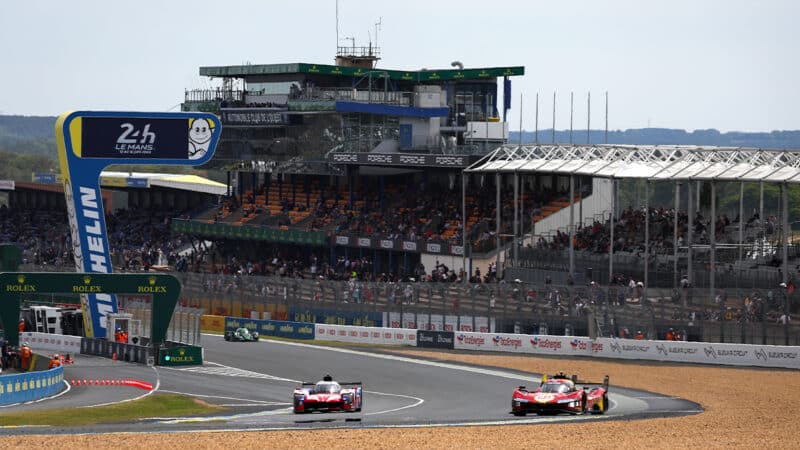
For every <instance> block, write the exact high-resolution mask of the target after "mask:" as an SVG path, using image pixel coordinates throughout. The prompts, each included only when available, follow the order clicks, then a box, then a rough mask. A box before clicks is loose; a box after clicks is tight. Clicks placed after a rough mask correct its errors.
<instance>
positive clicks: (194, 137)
mask: <svg viewBox="0 0 800 450" xmlns="http://www.w3.org/2000/svg"><path fill="white" fill-rule="evenodd" d="M213 130H214V122H209V121H208V120H206V119H189V159H200V158H202V157H203V156H205V154H206V152H207V151H208V146H209V145H210V144H211V135H212V132H213Z"/></svg>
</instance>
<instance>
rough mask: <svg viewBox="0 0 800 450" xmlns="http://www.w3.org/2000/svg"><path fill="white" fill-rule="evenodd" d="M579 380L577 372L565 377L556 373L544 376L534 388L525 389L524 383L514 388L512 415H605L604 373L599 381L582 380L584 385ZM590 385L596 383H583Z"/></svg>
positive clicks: (606, 388) (606, 390) (606, 383)
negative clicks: (579, 384)
mask: <svg viewBox="0 0 800 450" xmlns="http://www.w3.org/2000/svg"><path fill="white" fill-rule="evenodd" d="M578 383H579V382H578V377H577V375H572V377H567V376H566V375H564V373H559V374H557V375H554V376H552V377H550V378H549V379H548V378H547V375H544V376H543V377H542V383H541V384H540V385H539V387H538V388H536V389H535V390H532V391H531V390H528V389H526V388H525V386H520V387H518V388H517V389H514V394H513V395H512V396H511V412H512V413H514V415H515V416H524V415H525V414H527V413H536V414H558V413H569V414H583V413H585V412H591V413H594V414H604V413H605V412H606V411H608V406H609V404H608V376H607V375H606V377H605V379H604V380H603V382H602V383H586V382H581V384H584V386H578ZM592 384H593V385H595V386H586V385H592Z"/></svg>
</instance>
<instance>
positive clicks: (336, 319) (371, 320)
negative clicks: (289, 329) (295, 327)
mask: <svg viewBox="0 0 800 450" xmlns="http://www.w3.org/2000/svg"><path fill="white" fill-rule="evenodd" d="M289 318H290V319H292V320H294V321H296V322H310V323H324V324H326V325H354V326H357V327H382V326H383V314H382V313H379V312H376V311H370V312H357V311H336V310H335V309H321V308H290V309H289Z"/></svg>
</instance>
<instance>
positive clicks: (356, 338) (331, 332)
mask: <svg viewBox="0 0 800 450" xmlns="http://www.w3.org/2000/svg"><path fill="white" fill-rule="evenodd" d="M314 339H316V340H319V341H337V342H355V343H362V344H382V345H411V346H416V345H417V330H410V329H404V328H376V327H354V326H346V325H321V324H317V330H316V336H315V338H314Z"/></svg>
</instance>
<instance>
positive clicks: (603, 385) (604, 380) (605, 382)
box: [578, 375, 608, 391]
mask: <svg viewBox="0 0 800 450" xmlns="http://www.w3.org/2000/svg"><path fill="white" fill-rule="evenodd" d="M578 383H580V384H583V385H586V386H596V387H602V388H603V389H604V390H606V391H607V390H608V375H606V376H605V377H603V382H602V383H593V382H590V381H578Z"/></svg>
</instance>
